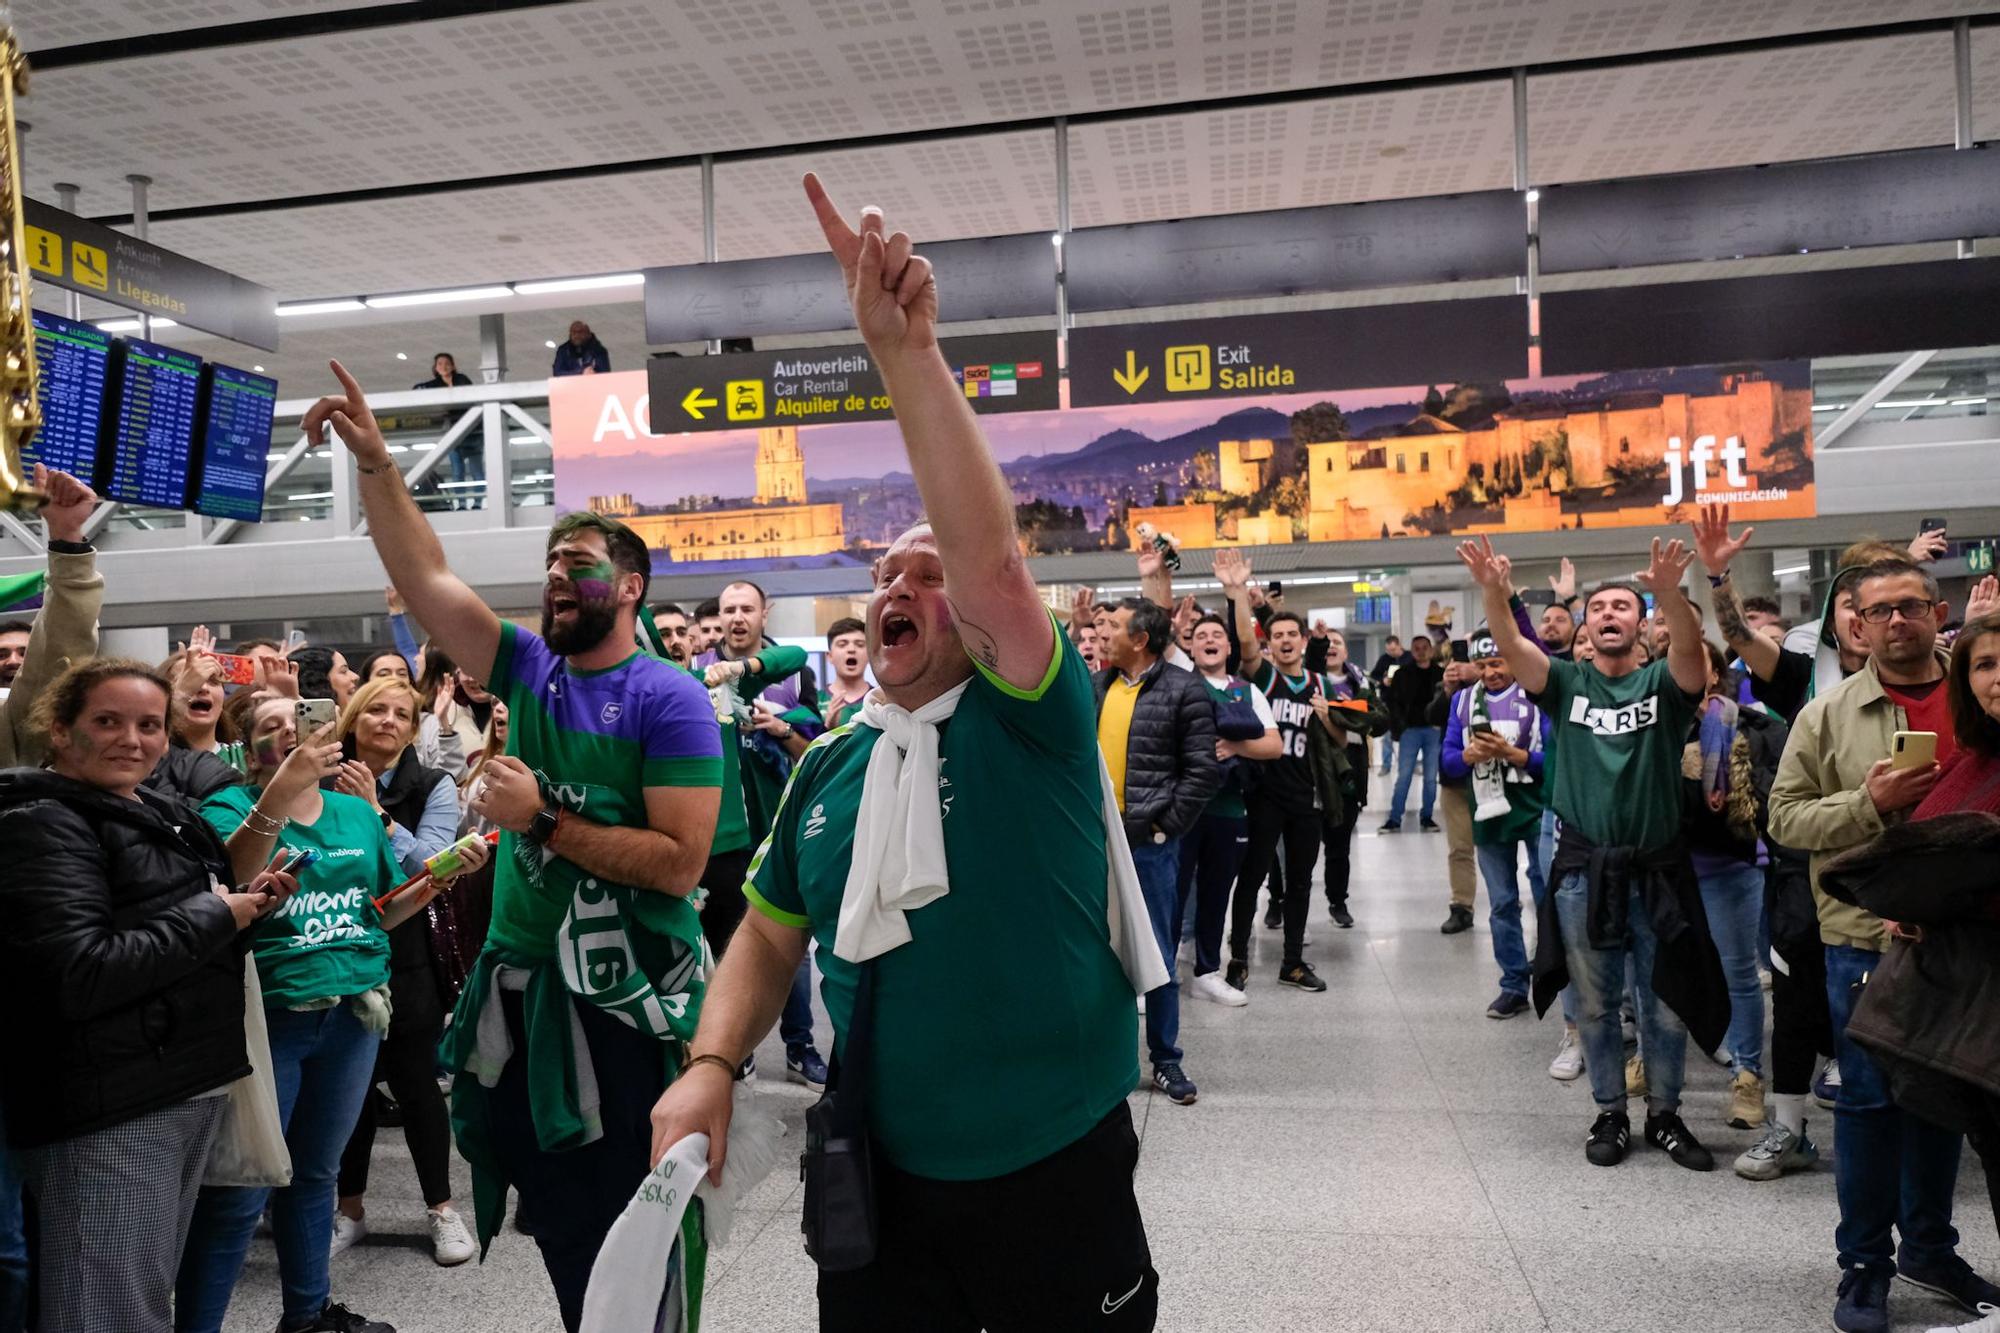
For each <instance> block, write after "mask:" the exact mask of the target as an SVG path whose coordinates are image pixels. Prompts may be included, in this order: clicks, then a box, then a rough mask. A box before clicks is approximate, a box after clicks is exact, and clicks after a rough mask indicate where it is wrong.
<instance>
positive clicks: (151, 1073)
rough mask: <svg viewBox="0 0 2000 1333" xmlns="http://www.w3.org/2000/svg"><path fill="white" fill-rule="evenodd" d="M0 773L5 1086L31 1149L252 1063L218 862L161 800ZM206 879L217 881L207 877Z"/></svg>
mask: <svg viewBox="0 0 2000 1333" xmlns="http://www.w3.org/2000/svg"><path fill="white" fill-rule="evenodd" d="M141 796H142V799H141V800H139V801H128V800H124V799H122V798H120V797H117V796H113V795H111V794H110V793H108V792H104V791H100V790H99V789H98V788H96V787H92V786H89V785H87V784H85V783H81V782H77V781H74V780H73V779H70V778H66V777H62V776H60V775H59V774H56V773H50V772H45V771H43V770H40V769H27V768H20V769H12V770H9V771H7V772H5V773H0V860H4V862H5V864H6V867H7V871H6V873H5V874H4V875H0V1013H5V1014H6V1015H8V1018H9V1021H8V1022H7V1023H6V1024H5V1025H4V1029H0V1095H4V1096H5V1099H6V1107H7V1134H8V1138H9V1141H10V1142H11V1143H12V1145H13V1146H14V1147H16V1148H32V1147H38V1146H40V1145H42V1144H47V1143H53V1142H55V1141H57V1140H60V1139H65V1138H70V1137H72V1136H75V1135H78V1134H87V1133H89V1132H91V1131H93V1130H98V1129H104V1128H107V1127H109V1126H112V1125H117V1124H122V1123H124V1122H125V1121H128V1120H132V1119H134V1118H136V1117H138V1116H141V1115H144V1114H146V1113H147V1112H149V1111H155V1110H158V1109H159V1108H160V1107H163V1106H170V1105H172V1104H173V1103H175V1102H179V1101H185V1100H186V1099H187V1098H190V1097H194V1096H198V1095H199V1094H201V1093H204V1092H208V1091H210V1090H212V1089H215V1088H218V1087H221V1086H222V1085H223V1084H225V1083H230V1082H233V1081H234V1080H236V1079H238V1078H241V1077H242V1076H243V1075H244V1074H246V1073H248V1072H249V1069H250V1064H249V1059H248V1057H247V1056H246V1055H245V1053H244V1044H243V954H242V951H241V949H240V947H239V946H238V939H239V936H238V933H237V930H236V922H235V920H234V918H232V917H231V916H230V913H229V908H228V906H227V905H226V904H225V903H224V902H223V901H222V899H221V898H220V897H218V896H217V895H216V894H215V893H214V892H213V889H212V886H213V883H214V882H216V881H220V882H222V883H228V882H229V878H230V869H229V857H228V854H227V853H226V852H225V851H224V850H223V848H222V844H221V842H220V841H219V840H217V838H216V836H215V833H214V831H213V830H211V829H210V828H209V826H208V824H207V823H206V822H204V821H203V820H202V819H201V818H200V817H198V816H197V815H195V814H194V812H193V811H192V810H189V809H187V808H186V807H184V806H182V805H180V804H179V803H178V802H175V801H172V800H170V799H168V798H165V797H161V796H158V795H155V794H153V793H151V792H142V793H141ZM211 877H213V879H212V878H211Z"/></svg>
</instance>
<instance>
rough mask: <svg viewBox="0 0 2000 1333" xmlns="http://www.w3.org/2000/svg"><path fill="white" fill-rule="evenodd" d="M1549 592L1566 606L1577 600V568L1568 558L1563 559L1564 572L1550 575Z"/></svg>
mask: <svg viewBox="0 0 2000 1333" xmlns="http://www.w3.org/2000/svg"><path fill="white" fill-rule="evenodd" d="M1549 591H1550V592H1552V593H1554V594H1555V595H1556V600H1557V601H1560V602H1562V603H1563V604H1564V605H1565V606H1567V605H1568V604H1569V603H1570V602H1571V601H1573V600H1574V599H1575V597H1576V566H1575V565H1573V564H1571V563H1570V559H1569V557H1568V556H1564V557H1563V560H1562V572H1561V573H1559V574H1551V575H1549Z"/></svg>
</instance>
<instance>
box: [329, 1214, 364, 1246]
mask: <svg viewBox="0 0 2000 1333" xmlns="http://www.w3.org/2000/svg"><path fill="white" fill-rule="evenodd" d="M367 1235H368V1221H367V1219H366V1218H360V1217H349V1216H348V1215H347V1214H346V1213H343V1212H341V1211H339V1210H338V1209H336V1210H335V1211H334V1214H333V1245H332V1247H331V1248H330V1249H329V1251H328V1254H327V1257H328V1258H333V1257H335V1256H336V1255H338V1254H340V1253H341V1251H343V1250H350V1249H353V1248H354V1247H355V1246H356V1245H358V1244H360V1243H361V1241H362V1240H363V1239H364V1238H365V1237H366V1236H367Z"/></svg>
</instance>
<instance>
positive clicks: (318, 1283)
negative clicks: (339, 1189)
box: [174, 1002, 382, 1333]
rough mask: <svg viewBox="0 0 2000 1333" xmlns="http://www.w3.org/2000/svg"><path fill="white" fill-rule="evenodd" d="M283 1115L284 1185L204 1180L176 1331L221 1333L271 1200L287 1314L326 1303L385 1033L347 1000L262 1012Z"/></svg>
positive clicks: (293, 1316)
mask: <svg viewBox="0 0 2000 1333" xmlns="http://www.w3.org/2000/svg"><path fill="white" fill-rule="evenodd" d="M264 1021H265V1022H266V1023H267V1024H268V1025H269V1027H270V1033H271V1066H272V1069H273V1071H274V1073H275V1074H276V1078H277V1085H278V1115H279V1117H280V1118H281V1119H282V1120H283V1121H284V1124H285V1146H286V1147H287V1148H290V1149H291V1152H292V1183H291V1184H289V1185H287V1186H285V1187H284V1188H283V1189H278V1190H271V1189H240V1188H234V1187H230V1188H215V1187H208V1188H204V1189H203V1190H202V1192H201V1198H200V1199H199V1200H197V1201H196V1203H195V1206H194V1222H193V1224H192V1225H191V1226H190V1227H189V1229H188V1242H187V1251H186V1253H184V1254H183V1255H182V1256H181V1271H180V1278H179V1280H178V1281H177V1282H176V1283H175V1284H174V1328H175V1330H176V1333H218V1331H219V1330H220V1329H221V1328H222V1317H223V1316H224V1315H225V1314H227V1313H228V1312H229V1293H230V1291H231V1290H232V1289H233V1288H234V1287H235V1286H236V1279H237V1277H238V1275H240V1274H241V1273H242V1271H243V1255H244V1252H245V1251H247V1250H248V1249H249V1248H250V1236H251V1233H252V1232H254V1231H255V1230H256V1229H257V1216H258V1214H260V1213H262V1212H263V1211H264V1202H265V1200H266V1199H267V1198H268V1199H269V1200H270V1204H271V1235H272V1239H273V1240H275V1241H276V1243H277V1247H278V1279H279V1285H280V1286H281V1287H282V1288H283V1290H284V1316H285V1318H286V1319H288V1320H299V1319H307V1318H310V1317H311V1316H314V1315H317V1314H318V1313H319V1312H320V1311H321V1310H322V1309H324V1308H325V1306H326V1302H327V1298H328V1295H329V1293H330V1291H331V1279H330V1277H329V1275H328V1272H327V1266H328V1257H329V1248H328V1247H329V1246H331V1245H332V1243H333V1192H334V1182H335V1180H336V1179H337V1178H338V1176H339V1174H340V1153H341V1150H342V1149H343V1148H345V1147H346V1146H347V1136H348V1135H349V1134H350V1133H351V1132H353V1129H354V1122H355V1121H356V1120H357V1119H358V1118H359V1117H360V1115H361V1101H362V1098H364V1097H366V1096H367V1095H368V1084H369V1081H370V1079H372V1078H373V1076H374V1073H375V1053H376V1050H377V1049H378V1048H379V1047H380V1046H381V1044H382V1039H381V1038H380V1037H378V1036H376V1035H375V1034H374V1033H372V1032H370V1031H368V1029H366V1028H364V1027H362V1026H361V1020H360V1019H358V1018H356V1017H355V1016H354V1010H353V1008H352V1007H350V1006H349V1005H347V1004H346V1003H344V1002H343V1003H341V1004H338V1005H335V1006H334V1007H333V1008H331V1009H320V1010H316V1011H314V1012H312V1013H299V1012H296V1011H294V1010H291V1009H270V1008H267V1009H265V1010H264Z"/></svg>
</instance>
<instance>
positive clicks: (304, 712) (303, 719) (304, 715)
mask: <svg viewBox="0 0 2000 1333" xmlns="http://www.w3.org/2000/svg"><path fill="white" fill-rule="evenodd" d="M295 709H296V711H295V714H294V716H295V717H296V719H297V722H298V728H299V740H300V741H304V740H305V739H306V737H308V736H310V735H312V734H313V733H314V732H316V731H318V730H320V729H321V728H322V727H330V726H332V725H333V720H334V719H335V718H336V717H338V716H339V715H340V710H339V708H338V707H337V706H335V704H334V702H333V700H331V699H301V700H299V701H298V703H297V704H296V705H295Z"/></svg>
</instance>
